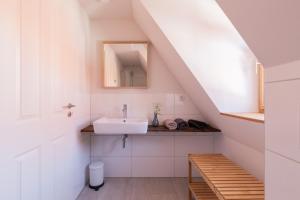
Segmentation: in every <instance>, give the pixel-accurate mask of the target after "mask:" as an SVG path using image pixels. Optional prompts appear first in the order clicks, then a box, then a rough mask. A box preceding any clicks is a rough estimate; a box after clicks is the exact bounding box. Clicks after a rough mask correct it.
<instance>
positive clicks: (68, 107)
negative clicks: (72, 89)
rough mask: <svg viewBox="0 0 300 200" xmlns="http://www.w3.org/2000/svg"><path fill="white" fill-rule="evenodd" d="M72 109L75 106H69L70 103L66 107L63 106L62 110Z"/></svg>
mask: <svg viewBox="0 0 300 200" xmlns="http://www.w3.org/2000/svg"><path fill="white" fill-rule="evenodd" d="M74 107H76V105H73V104H71V103H69V104H68V105H66V106H63V108H64V109H69V110H70V109H71V108H74Z"/></svg>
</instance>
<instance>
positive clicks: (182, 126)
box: [174, 118, 189, 130]
mask: <svg viewBox="0 0 300 200" xmlns="http://www.w3.org/2000/svg"><path fill="white" fill-rule="evenodd" d="M174 121H175V122H176V123H177V130H183V129H186V128H187V127H189V124H188V123H187V122H186V121H184V120H183V119H181V118H177V119H175V120H174Z"/></svg>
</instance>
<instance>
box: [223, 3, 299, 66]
mask: <svg viewBox="0 0 300 200" xmlns="http://www.w3.org/2000/svg"><path fill="white" fill-rule="evenodd" d="M217 2H218V3H219V5H220V6H221V8H222V9H223V10H224V12H225V13H226V15H227V16H228V17H229V18H230V20H231V22H232V23H233V24H234V26H235V27H236V29H237V30H238V31H239V33H240V34H241V35H242V36H243V38H244V39H245V41H246V42H247V44H248V45H249V46H250V48H251V49H252V51H253V52H254V54H255V55H256V57H257V58H258V59H259V61H260V62H262V63H263V64H264V66H265V67H271V66H276V65H279V64H283V63H288V62H291V61H295V60H299V59H300V1H299V0H239V1H238V0H217Z"/></svg>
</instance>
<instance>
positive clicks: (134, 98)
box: [91, 20, 202, 121]
mask: <svg viewBox="0 0 300 200" xmlns="http://www.w3.org/2000/svg"><path fill="white" fill-rule="evenodd" d="M136 40H141V41H148V38H147V37H146V36H145V34H144V33H143V32H142V31H141V30H140V28H139V27H138V26H137V25H136V24H135V22H134V21H132V20H93V21H92V22H91V47H92V48H91V49H92V50H91V51H92V61H93V64H92V65H93V66H92V97H91V98H92V106H91V113H92V119H96V118H99V117H102V116H113V117H118V116H122V106H123V104H128V116H129V117H147V118H148V119H149V121H151V119H152V117H153V104H155V103H159V104H160V105H161V114H162V115H161V116H159V119H160V120H161V121H162V120H163V119H165V118H174V117H179V116H180V117H183V118H195V119H202V116H201V114H200V112H199V111H198V109H197V108H196V107H195V105H194V104H193V103H192V101H191V100H190V98H189V97H188V96H187V95H186V94H185V92H184V91H183V89H182V88H181V86H180V85H179V84H178V83H177V81H176V80H175V79H174V77H173V75H172V74H171V73H170V72H169V70H168V69H167V68H166V64H165V63H164V62H163V61H162V60H161V58H160V56H159V55H158V53H157V51H156V49H155V48H154V47H153V45H151V44H150V47H149V51H150V52H149V59H148V62H149V68H148V69H149V71H148V73H149V84H148V89H104V88H103V87H102V81H103V80H102V78H101V77H102V75H101V57H100V53H99V52H100V48H101V45H99V42H101V41H136Z"/></svg>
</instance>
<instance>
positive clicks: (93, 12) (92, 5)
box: [79, 0, 133, 19]
mask: <svg viewBox="0 0 300 200" xmlns="http://www.w3.org/2000/svg"><path fill="white" fill-rule="evenodd" d="M79 1H80V3H81V5H82V6H83V7H84V9H85V10H86V11H87V13H88V15H89V16H90V18H91V19H132V18H133V17H132V7H131V0H79Z"/></svg>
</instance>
